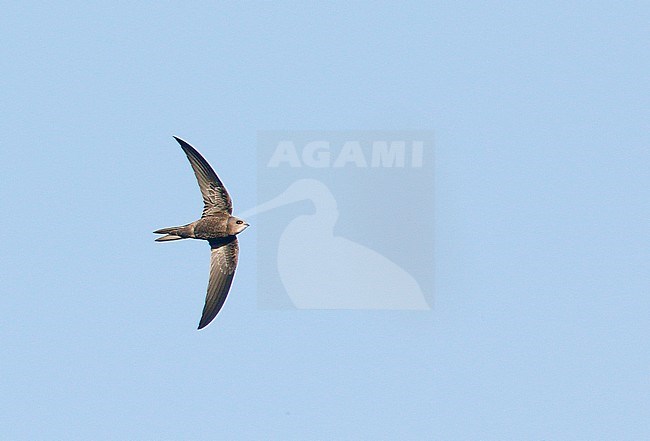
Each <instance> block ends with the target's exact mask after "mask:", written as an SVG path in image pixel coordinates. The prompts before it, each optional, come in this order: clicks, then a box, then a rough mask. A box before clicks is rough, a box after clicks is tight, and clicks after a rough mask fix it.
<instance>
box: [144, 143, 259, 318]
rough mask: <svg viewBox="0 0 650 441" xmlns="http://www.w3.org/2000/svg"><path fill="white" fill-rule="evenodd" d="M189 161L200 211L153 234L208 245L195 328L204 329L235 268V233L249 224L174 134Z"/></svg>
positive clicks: (207, 167)
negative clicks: (207, 272)
mask: <svg viewBox="0 0 650 441" xmlns="http://www.w3.org/2000/svg"><path fill="white" fill-rule="evenodd" d="M174 139H175V140H176V141H177V142H178V143H179V144H180V146H181V148H182V149H183V152H185V155H186V156H187V159H188V160H189V161H190V165H191V166H192V170H194V175H195V176H196V180H197V182H198V184H199V189H200V190H201V195H202V196H203V213H202V215H201V218H200V219H199V220H196V221H194V222H192V223H189V224H187V225H182V226H179V227H170V228H161V229H159V230H156V231H154V234H164V236H162V237H158V238H157V239H156V242H168V241H172V240H179V239H201V240H207V241H208V243H209V244H210V248H211V255H210V278H209V281H208V292H207V295H206V297H205V305H204V307H203V313H202V314H201V320H200V321H199V327H198V329H203V328H205V327H206V326H207V325H208V324H210V322H211V321H212V320H214V318H215V317H216V316H217V314H218V313H219V311H220V310H221V307H222V306H223V304H224V302H225V301H226V297H227V296H228V291H230V286H231V285H232V280H233V278H234V276H235V269H236V268H237V260H238V257H239V243H238V240H237V235H238V234H239V233H241V232H242V231H244V230H245V229H246V228H248V227H249V226H250V225H249V224H248V223H247V222H246V221H244V220H243V219H240V218H238V217H235V216H233V215H232V209H233V206H232V199H231V198H230V195H229V194H228V191H227V190H226V187H224V185H223V183H222V182H221V180H220V179H219V177H218V176H217V174H216V173H215V172H214V170H213V169H212V167H211V166H210V164H208V162H207V161H206V160H205V159H204V158H203V156H201V154H200V153H199V152H198V151H197V150H196V149H195V148H194V147H192V146H191V145H190V144H188V143H187V142H186V141H184V140H182V139H181V138H179V137H177V136H174Z"/></svg>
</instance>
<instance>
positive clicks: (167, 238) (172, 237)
mask: <svg viewBox="0 0 650 441" xmlns="http://www.w3.org/2000/svg"><path fill="white" fill-rule="evenodd" d="M178 239H185V238H184V237H180V236H176V235H175V234H167V235H166V236H163V237H159V238H158V239H156V242H167V241H168V240H178Z"/></svg>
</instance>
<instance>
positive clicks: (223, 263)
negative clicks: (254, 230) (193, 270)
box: [199, 236, 239, 329]
mask: <svg viewBox="0 0 650 441" xmlns="http://www.w3.org/2000/svg"><path fill="white" fill-rule="evenodd" d="M210 246H211V247H212V254H211V256H210V281H209V282H208V294H207V296H206V297H205V306H204V307H203V315H202V316H201V321H200V322H199V329H202V328H205V327H206V326H207V325H208V324H209V323H210V322H211V321H212V320H213V319H214V318H215V317H216V316H217V313H218V312H219V310H220V309H221V307H222V306H223V303H224V302H225V301H226V296H227V295H228V291H229V290H230V285H231V284H232V279H233V277H234V276H235V268H237V257H238V255H239V244H238V243H237V238H236V237H235V236H229V237H226V238H223V239H213V240H210Z"/></svg>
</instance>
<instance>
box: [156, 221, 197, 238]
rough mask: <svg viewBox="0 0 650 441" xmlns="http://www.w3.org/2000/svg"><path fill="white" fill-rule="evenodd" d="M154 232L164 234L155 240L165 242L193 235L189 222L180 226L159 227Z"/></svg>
mask: <svg viewBox="0 0 650 441" xmlns="http://www.w3.org/2000/svg"><path fill="white" fill-rule="evenodd" d="M154 234H165V236H163V237H159V238H158V239H156V242H166V241H168V240H178V239H187V238H190V237H193V236H194V235H193V233H192V227H191V224H189V225H184V226H182V227H171V228H161V229H160V230H156V231H154Z"/></svg>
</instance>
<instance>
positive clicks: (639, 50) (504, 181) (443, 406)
mask: <svg viewBox="0 0 650 441" xmlns="http://www.w3.org/2000/svg"><path fill="white" fill-rule="evenodd" d="M649 22H650V7H649V6H648V4H647V2H641V1H639V2H616V3H614V2H594V1H584V2H559V1H558V2H542V4H539V3H538V2H523V3H522V2H446V3H442V2H440V3H428V4H424V3H401V2H399V3H398V4H395V5H388V4H375V3H372V4H370V3H356V4H354V5H352V6H350V5H347V4H346V3H328V4H327V5H318V6H315V5H312V6H305V5H303V4H301V3H298V2H296V3H246V4H234V3H226V4H217V3H213V2H206V3H203V4H199V3H191V4H189V5H188V4H187V3H185V4H183V5H181V3H176V4H170V3H164V4H161V3H160V2H146V3H145V2H135V3H134V2H121V3H114V2H70V3H65V2H58V5H54V4H49V3H44V2H39V3H31V4H29V3H27V2H5V3H3V6H2V14H1V16H0V35H1V39H0V40H1V44H0V55H1V57H2V58H1V59H2V71H1V75H0V102H1V103H2V105H1V108H2V111H1V115H2V117H1V118H0V129H1V132H2V140H0V180H1V184H0V204H1V205H0V208H1V210H0V231H1V234H2V240H1V242H0V290H1V296H0V308H1V309H0V311H1V313H2V320H0V345H1V347H2V357H1V360H0V392H1V393H0V438H1V439H12V440H33V439H69V440H74V439H80V440H82V439H83V440H87V439H93V440H104V439H107V440H108V439H156V440H161V439H169V440H172V439H174V440H178V439H188V440H190V439H191V440H198V439H205V440H213V439H242V440H245V439H278V440H287V439H295V440H305V439H319V440H325V439H350V440H356V439H367V440H376V439H409V440H422V439H436V440H482V441H485V440H601V439H602V440H641V439H650V423H649V416H648V413H649V408H650V398H649V397H650V377H649V373H648V366H650V355H649V351H648V335H649V333H650V323H649V320H650V319H649V317H650V297H649V294H650V276H649V274H650V272H649V271H648V262H649V261H650V252H649V251H648V250H649V245H650V240H649V239H650V237H649V226H650V223H649V220H650V205H649V203H648V201H649V198H650V171H649V170H650V156H649V150H648V149H649V147H650V130H649V129H650V124H649V122H648V121H650V115H649V111H648V109H650V97H649V90H650V87H649V86H650V84H649V81H650V80H649V78H650V75H649V74H648V70H649V67H650V63H649V62H648V47H649V46H650V36H649V28H648V23H649ZM404 128H413V129H425V130H428V129H430V130H434V131H435V133H436V148H437V163H436V193H435V198H436V203H435V204H436V216H435V223H436V224H435V226H436V229H435V231H436V235H435V242H436V250H435V255H436V267H435V273H436V282H435V286H436V294H435V297H436V302H435V305H434V309H433V310H432V311H430V312H424V313H407V312H390V311H388V312H363V311H359V312H351V311H342V312H341V311H264V310H259V309H258V308H257V306H256V298H257V295H256V289H257V283H256V267H255V265H256V259H255V256H256V231H255V228H254V227H253V228H250V229H249V230H248V231H246V232H245V234H244V235H243V236H242V238H241V242H242V253H241V260H240V268H239V273H238V276H237V278H236V281H235V282H236V283H235V287H234V289H233V292H232V293H231V296H230V298H229V300H228V302H227V304H226V307H225V308H224V310H223V311H222V313H221V314H220V315H219V317H218V318H217V321H216V322H215V323H213V324H212V326H210V327H209V328H207V329H206V330H205V331H202V332H197V331H196V330H195V327H196V323H197V321H198V315H199V313H200V309H201V306H202V302H203V292H204V289H205V284H206V280H207V276H206V273H207V266H208V250H207V247H205V246H203V244H200V243H197V242H193V241H185V242H181V243H174V244H163V245H161V244H155V243H154V242H153V238H154V236H153V235H152V234H151V231H152V230H153V229H155V228H160V227H164V226H168V225H170V224H172V225H173V224H174V223H183V222H186V221H191V220H193V219H194V217H195V216H196V215H197V214H198V213H199V211H200V199H199V195H198V191H197V189H196V184H195V182H194V177H193V176H192V175H191V172H190V169H189V166H188V164H187V163H186V160H185V158H184V157H183V156H182V153H181V152H180V149H179V147H178V146H177V145H176V143H175V142H174V141H173V139H172V138H171V135H173V134H176V135H179V136H182V137H185V138H186V139H188V140H190V141H191V142H192V143H193V144H195V145H196V146H197V147H199V149H200V150H202V151H203V152H204V153H205V154H206V156H207V157H208V158H209V159H210V160H211V162H212V163H213V165H215V168H217V169H218V170H219V173H220V175H221V177H222V178H223V180H224V181H225V182H226V183H227V184H228V188H229V190H230V192H231V194H233V196H234V198H235V203H236V208H239V209H240V210H243V209H246V208H250V207H252V206H254V205H255V204H256V202H257V201H256V191H255V188H256V178H255V170H256V168H255V161H256V153H255V152H256V150H255V145H256V133H257V131H258V130H284V129H316V130H320V129H323V130H337V129H351V130H356V129H378V130H398V129H404ZM432 221H433V219H432ZM413 234H414V236H415V237H417V232H414V233H413ZM433 270H434V268H432V271H433Z"/></svg>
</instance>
